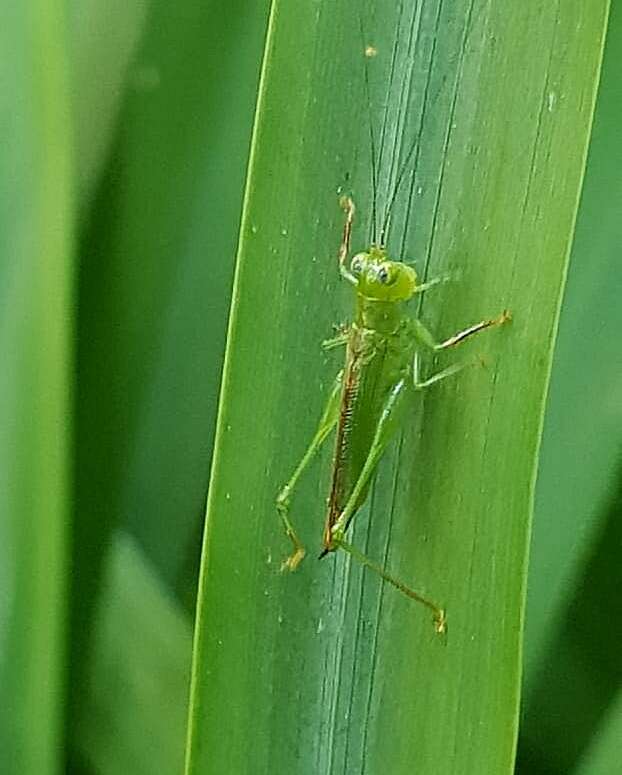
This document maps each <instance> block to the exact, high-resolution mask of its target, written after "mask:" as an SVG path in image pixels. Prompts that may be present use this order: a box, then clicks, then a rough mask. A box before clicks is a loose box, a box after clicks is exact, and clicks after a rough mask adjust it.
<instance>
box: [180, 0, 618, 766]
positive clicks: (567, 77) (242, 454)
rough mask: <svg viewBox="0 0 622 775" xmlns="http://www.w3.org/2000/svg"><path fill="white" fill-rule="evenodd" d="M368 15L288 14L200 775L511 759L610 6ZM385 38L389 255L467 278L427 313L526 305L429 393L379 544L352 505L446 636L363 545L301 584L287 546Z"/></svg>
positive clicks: (367, 537)
mask: <svg viewBox="0 0 622 775" xmlns="http://www.w3.org/2000/svg"><path fill="white" fill-rule="evenodd" d="M374 7H375V9H376V15H375V16H374V15H373V14H372V13H371V10H370V8H366V9H364V10H363V27H364V36H363V40H361V36H360V34H359V31H358V23H357V20H356V14H355V13H353V6H352V5H351V4H349V3H330V4H329V3H319V4H316V5H314V6H313V7H310V6H308V7H307V6H302V5H296V6H294V5H292V4H287V5H286V4H283V3H280V2H276V3H274V4H273V10H272V17H271V26H270V32H269V35H268V41H267V47H266V54H265V61H264V73H263V79H262V87H261V91H260V97H259V107H258V114H257V123H256V130H255V137H254V144H253V152H252V159H251V165H250V175H249V181H248V188H247V198H246V204H245V211H244V218H243V224H242V236H241V241H240V249H239V255H238V268H237V275H236V283H235V292H234V306H233V311H232V317H231V322H230V329H229V341H228V349H227V357H226V366H225V375H224V382H223V390H222V398H221V406H220V414H219V426H218V435H217V445H216V453H215V455H216V456H215V460H214V466H213V470H212V480H211V488H210V497H209V505H208V519H207V530H206V537H205V545H204V557H203V567H202V575H201V583H200V597H199V608H198V616H197V624H196V635H195V657H194V668H193V686H192V696H191V710H190V720H189V740H188V750H187V760H186V772H187V773H188V775H194V774H195V773H201V775H206V773H219V772H222V771H223V769H226V770H228V771H234V772H236V773H253V775H255V774H256V773H264V772H266V773H267V772H288V771H299V772H300V771H302V772H335V773H342V772H365V773H375V772H379V771H383V770H385V771H388V772H391V773H392V775H393V774H396V775H399V773H402V772H404V773H406V772H408V773H411V772H412V771H413V770H414V771H416V772H418V773H428V772H429V773H434V775H438V774H439V773H441V774H442V773H460V775H465V773H467V774H468V773H478V774H479V773H482V772H494V773H502V772H511V770H512V766H513V757H514V747H515V738H516V725H517V706H518V694H519V683H520V652H521V650H520V639H521V626H522V607H523V596H524V584H525V570H526V568H525V566H526V562H525V560H526V547H527V541H528V529H529V517H530V512H531V501H532V493H533V479H534V471H535V464H536V457H537V448H538V441H539V436H540V428H541V419H542V407H543V400H544V394H545V390H546V384H547V379H548V373H549V363H550V355H551V349H552V343H553V338H554V333H555V328H556V321H557V316H558V311H559V303H560V297H561V290H562V286H563V280H564V276H565V269H566V262H567V253H568V248H569V244H570V240H571V235H572V230H573V225H574V217H575V211H576V204H577V196H578V190H579V187H580V182H581V177H582V172H583V164H584V155H585V147H586V142H587V136H588V132H589V126H590V121H591V115H592V107H593V96H594V90H595V84H596V80H597V75H598V68H599V63H600V56H601V46H602V36H603V28H604V23H605V11H606V3H604V2H603V3H598V4H596V5H592V6H591V7H590V9H589V13H588V11H587V9H586V8H585V7H584V5H583V4H582V3H580V2H578V1H577V2H570V3H563V4H560V5H559V6H558V7H553V6H551V7H549V6H546V7H541V6H536V5H535V4H529V5H527V6H525V4H523V3H520V4H519V3H513V4H510V5H508V4H505V5H504V6H503V9H501V8H500V7H498V6H497V7H491V6H490V5H489V4H487V3H484V2H481V3H480V2H474V3H470V2H466V3H454V4H452V7H451V8H448V7H444V6H442V5H440V4H436V3H426V4H425V5H423V4H416V5H411V4H404V5H401V4H396V3H393V2H383V3H376V4H375V6H374ZM367 43H369V44H370V45H373V47H374V48H375V49H376V51H377V56H376V57H374V59H373V60H372V62H371V63H370V73H371V77H370V82H371V83H370V86H371V88H370V92H371V95H372V103H373V104H372V106H371V115H372V119H373V121H374V123H375V125H376V127H377V130H376V137H377V138H378V142H379V156H380V154H382V159H383V163H382V168H381V177H380V194H381V197H380V201H381V202H382V201H383V199H386V197H387V196H388V195H389V190H390V182H389V181H388V177H389V176H390V175H391V171H393V174H394V173H395V169H396V168H397V166H399V165H398V163H397V161H396V160H397V157H398V156H400V154H401V156H402V158H403V156H404V155H405V154H406V152H407V149H408V148H409V147H410V145H411V143H412V138H413V135H414V134H416V133H417V132H418V131H419V127H421V142H420V151H419V152H418V153H417V154H416V158H415V165H416V174H415V176H414V179H413V178H412V176H408V179H407V185H406V186H405V189H404V192H403V193H402V195H401V196H400V197H398V204H396V208H395V212H394V216H393V219H392V221H393V231H392V239H390V240H389V248H390V249H391V250H393V251H394V252H395V253H399V255H400V257H404V258H416V259H418V261H419V264H418V265H419V268H420V269H421V270H425V272H427V274H428V275H429V276H435V275H437V274H439V273H445V272H447V271H448V270H451V269H454V270H455V269H456V268H459V269H460V274H461V279H460V281H459V282H455V283H453V284H450V285H446V286H443V288H442V289H441V290H439V291H438V292H437V293H436V295H434V294H430V297H429V300H428V299H426V300H425V305H424V307H423V317H424V319H425V320H426V322H427V323H429V324H430V325H431V326H432V327H433V328H434V329H435V330H439V331H440V332H442V333H449V332H451V331H452V330H455V328H456V327H458V326H459V325H461V324H464V323H467V322H470V321H472V320H474V319H479V318H481V317H482V316H486V315H489V314H491V313H495V312H500V311H501V309H503V308H504V307H509V308H510V309H511V310H512V312H513V314H514V316H515V322H514V324H513V327H512V328H511V329H508V330H506V331H502V332H497V333H496V334H495V335H491V336H490V337H489V338H488V340H487V341H486V342H485V343H484V342H482V343H480V344H479V345H478V346H477V347H476V346H474V345H473V346H471V353H481V352H482V351H483V352H485V353H486V354H487V356H488V357H487V359H486V360H487V362H488V364H489V365H488V369H480V370H477V369H473V370H471V371H470V372H469V373H468V374H465V375H464V376H461V378H460V379H459V380H456V381H455V382H454V383H452V384H447V385H446V386H442V387H439V389H438V390H435V391H430V393H429V395H426V397H425V401H424V405H423V406H422V411H421V413H420V416H419V418H418V419H415V418H413V426H412V428H409V429H406V432H405V434H404V437H403V440H402V442H401V443H400V444H398V445H396V448H395V450H394V451H393V453H392V455H389V456H388V459H387V460H386V461H385V463H384V465H383V467H382V470H381V472H380V476H379V480H378V482H377V486H376V487H375V489H374V493H373V498H372V506H371V514H372V520H371V522H372V530H371V531H370V532H369V534H368V532H367V528H368V524H369V523H368V521H367V518H368V516H369V511H370V510H365V513H364V514H362V515H361V517H360V518H357V519H358V520H359V524H358V526H357V529H356V532H355V539H354V540H355V541H356V542H357V543H358V544H359V545H360V546H363V545H367V546H368V551H369V553H370V554H372V555H373V556H375V557H382V556H385V557H386V558H387V563H388V565H389V566H390V567H391V568H392V569H393V570H394V572H396V573H398V574H399V575H400V576H401V577H402V578H405V579H406V580H407V581H413V580H415V579H416V580H417V583H418V585H419V586H422V587H424V588H425V589H426V590H427V591H428V592H429V593H430V594H432V593H433V594H434V595H435V596H436V597H439V598H440V599H441V600H445V601H446V602H447V605H448V609H449V616H450V633H449V637H448V639H447V640H446V641H442V640H440V639H439V638H438V637H435V635H434V633H433V632H432V630H431V625H430V623H429V621H428V620H427V618H426V617H425V616H423V615H422V612H421V611H419V610H417V609H416V608H413V607H412V605H411V604H409V602H408V601H405V600H404V599H402V598H401V597H399V596H398V595H397V594H396V593H394V592H393V591H392V590H385V589H384V588H383V587H382V586H381V585H380V584H379V583H378V581H377V579H375V578H368V577H367V576H366V575H364V574H362V573H361V571H360V569H358V568H355V567H350V565H349V563H348V562H347V559H346V558H343V557H341V558H331V559H330V560H325V561H323V562H322V563H317V562H314V559H313V551H311V552H310V557H309V558H308V559H307V561H306V563H305V564H304V565H303V567H302V568H301V570H300V572H299V573H297V574H296V575H295V576H292V577H284V576H282V575H280V574H279V573H278V568H279V564H280V560H281V558H282V556H283V555H285V553H286V552H287V545H286V541H285V539H284V537H283V536H282V534H281V532H280V530H279V526H278V523H277V519H276V515H275V513H274V497H275V495H276V492H277V490H278V487H279V486H280V484H281V483H282V482H283V481H284V480H285V479H286V477H287V476H288V475H289V474H290V472H291V470H292V468H293V466H294V465H295V463H296V462H297V459H298V458H299V457H300V455H301V454H302V452H303V450H304V447H305V445H306V443H307V441H308V439H309V437H310V435H311V433H312V430H313V427H314V423H315V421H316V420H315V418H316V417H317V416H318V415H319V413H320V407H321V404H322V401H323V398H324V396H325V395H326V390H327V386H328V385H329V383H330V381H331V378H332V374H333V373H334V372H335V371H336V369H337V368H338V364H337V362H336V360H335V359H334V358H332V357H331V358H323V357H322V355H321V354H320V353H319V342H320V341H321V340H322V338H324V337H325V336H326V335H327V334H328V333H329V332H330V325H331V322H340V321H341V320H343V318H344V315H346V314H348V309H349V307H348V302H349V304H350V305H351V299H350V298H349V295H347V294H346V293H345V289H339V290H338V289H337V282H336V279H335V278H336V275H337V272H336V266H335V259H334V255H335V252H336V247H337V245H338V242H339V237H340V228H341V224H340V221H339V214H338V212H337V207H336V201H335V200H336V196H335V193H336V189H337V188H338V187H339V186H340V185H341V186H347V187H348V188H349V189H351V190H352V191H353V194H354V196H355V198H356V200H357V202H358V204H359V211H360V213H361V215H362V222H361V224H360V225H359V227H358V229H357V231H356V234H355V242H356V245H355V247H357V248H358V247H360V246H361V245H364V244H365V237H364V234H365V229H364V226H365V224H367V225H368V224H369V215H370V202H369V178H370V175H369V135H368V126H367V111H368V110H370V107H369V106H368V105H367V103H366V98H365V91H364V89H363V86H362V84H363V64H362V59H363V57H362V48H363V44H367ZM553 192H554V195H553ZM454 274H457V273H456V272H454ZM327 361H330V363H331V365H330V366H329V365H328V363H327ZM329 458H330V452H327V453H326V455H325V456H324V460H323V462H324V471H326V464H327V462H328V460H329ZM398 463H399V466H398ZM318 469H319V467H318ZM318 469H316V471H318ZM325 488H326V485H325V483H324V484H321V485H320V484H318V479H317V478H316V476H315V475H311V476H309V477H308V478H307V480H306V482H305V483H304V484H303V486H302V487H301V488H300V491H299V492H298V493H297V496H296V499H295V501H294V503H293V516H294V519H295V520H296V522H297V524H299V525H300V528H301V532H302V533H303V537H304V540H305V543H307V544H308V546H309V548H310V549H311V550H312V549H313V547H315V546H318V545H319V537H320V530H321V522H322V510H323V504H324V494H325ZM223 729H225V730H226V734H223V731H222V730H223Z"/></svg>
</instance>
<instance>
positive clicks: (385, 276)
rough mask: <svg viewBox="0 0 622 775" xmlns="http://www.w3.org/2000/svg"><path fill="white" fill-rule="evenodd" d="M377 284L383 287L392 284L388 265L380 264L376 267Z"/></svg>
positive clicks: (391, 274) (391, 275)
mask: <svg viewBox="0 0 622 775" xmlns="http://www.w3.org/2000/svg"><path fill="white" fill-rule="evenodd" d="M377 276H378V282H381V283H382V284H383V285H389V284H390V283H392V282H393V279H394V278H393V272H392V270H391V267H390V266H389V264H380V266H379V267H378V275H377Z"/></svg>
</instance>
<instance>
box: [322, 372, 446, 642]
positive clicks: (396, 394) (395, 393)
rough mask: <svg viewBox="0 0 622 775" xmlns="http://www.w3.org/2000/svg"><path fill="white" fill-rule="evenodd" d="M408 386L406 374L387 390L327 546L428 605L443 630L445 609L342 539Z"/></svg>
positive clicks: (389, 436) (396, 425)
mask: <svg viewBox="0 0 622 775" xmlns="http://www.w3.org/2000/svg"><path fill="white" fill-rule="evenodd" d="M409 388H410V385H409V382H408V381H407V379H406V377H403V378H402V379H401V380H400V381H399V382H398V383H397V384H396V385H395V386H394V388H393V390H392V391H391V392H390V394H389V396H388V398H387V400H386V402H385V405H384V408H383V410H382V414H381V416H380V420H379V422H378V425H377V427H376V432H375V434H374V439H373V441H372V444H371V447H370V450H369V452H368V454H367V459H366V461H365V464H364V465H363V468H362V470H361V473H360V474H359V477H358V479H357V481H356V484H355V485H354V488H353V490H352V492H351V494H350V497H349V498H348V500H347V503H346V505H345V506H344V508H343V510H342V512H341V514H340V515H339V517H338V518H337V520H336V522H335V524H334V525H333V526H332V528H331V531H330V547H329V550H334V549H336V548H341V549H343V550H344V551H346V552H348V554H350V555H351V556H352V557H353V558H354V559H355V560H357V561H358V562H360V563H361V565H363V566H364V567H366V568H369V569H370V570H373V571H374V572H375V573H377V574H378V575H379V576H380V577H381V578H382V579H384V580H385V581H387V582H388V583H389V584H391V585H393V586H394V587H396V588H397V589H399V590H400V592H403V593H404V594H405V595H407V596H408V597H409V598H411V600H415V601H416V602H418V603H421V604H422V605H424V606H426V607H427V608H429V609H430V610H431V611H432V613H433V614H434V625H435V628H436V631H437V632H439V633H442V632H444V631H445V629H446V618H445V611H444V609H443V608H441V607H440V606H439V605H437V604H436V603H434V602H432V601H431V600H429V599H428V598H426V597H424V596H423V595H422V594H420V593H419V592H415V590H414V589H411V588H410V587H409V586H407V585H406V584H404V583H403V582H401V581H400V580H399V579H397V578H396V577H395V576H393V575H392V574H390V573H388V572H387V571H386V570H385V569H384V568H383V567H382V566H381V565H379V564H378V563H376V562H374V561H373V560H371V559H370V558H369V557H367V555H365V554H363V552H360V551H359V550H358V549H356V548H355V547H354V546H353V545H352V544H350V543H349V542H348V541H346V539H345V537H344V536H345V531H346V529H347V527H348V525H349V523H350V521H351V520H352V517H353V516H354V514H355V513H356V510H357V508H358V506H359V503H360V498H361V495H362V493H363V492H364V490H365V488H366V487H367V485H368V484H369V481H370V479H371V477H372V476H373V475H374V473H375V470H376V467H377V465H378V462H379V461H380V459H381V457H382V455H383V454H384V451H385V450H386V448H387V445H388V444H389V442H390V441H391V439H392V438H393V437H394V436H395V434H396V431H397V430H398V428H399V427H400V426H399V419H400V417H401V412H402V410H403V405H404V399H405V396H406V395H407V393H408V390H409Z"/></svg>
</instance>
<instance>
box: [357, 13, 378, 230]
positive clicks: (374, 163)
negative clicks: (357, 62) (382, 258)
mask: <svg viewBox="0 0 622 775" xmlns="http://www.w3.org/2000/svg"><path fill="white" fill-rule="evenodd" d="M358 16H359V29H360V33H361V45H362V50H363V54H364V57H365V67H364V70H363V73H364V81H365V96H366V98H367V121H368V125H369V143H370V148H371V192H372V203H371V218H372V243H373V244H374V245H375V244H377V242H376V240H377V237H378V221H377V215H378V214H377V211H376V202H377V201H378V156H377V150H376V136H375V134H374V125H373V122H372V120H371V116H372V109H371V86H370V83H369V64H368V62H367V59H368V57H369V56H370V54H368V50H371V47H370V46H369V45H368V44H367V42H366V41H365V30H364V28H363V17H362V16H361V9H360V7H358Z"/></svg>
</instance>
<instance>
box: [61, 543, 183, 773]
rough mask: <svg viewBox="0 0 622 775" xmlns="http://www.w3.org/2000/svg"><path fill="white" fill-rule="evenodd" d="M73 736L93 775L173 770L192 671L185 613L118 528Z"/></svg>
mask: <svg viewBox="0 0 622 775" xmlns="http://www.w3.org/2000/svg"><path fill="white" fill-rule="evenodd" d="M94 640H95V648H94V653H93V658H92V660H91V664H90V673H89V689H88V692H87V693H86V695H85V696H86V702H85V707H83V708H82V709H81V713H80V720H79V728H78V730H77V734H76V740H77V742H78V744H79V746H80V749H81V751H82V754H83V755H84V757H85V759H86V760H87V761H89V762H91V764H92V765H93V767H94V771H95V772H97V773H98V775H127V773H132V775H143V774H144V775H153V773H155V772H157V773H158V775H177V774H178V773H179V772H181V770H182V766H183V751H184V744H183V739H184V736H183V729H184V724H185V715H186V699H187V691H188V679H189V675H190V651H191V650H190V643H191V625H190V620H189V617H188V616H186V615H184V613H183V612H182V610H181V609H180V608H179V606H178V605H176V604H175V601H174V599H173V597H172V595H171V592H170V591H167V590H166V589H165V587H164V586H163V585H162V581H161V579H159V578H158V576H157V575H156V573H155V572H154V569H153V568H152V567H151V566H150V564H149V562H148V561H147V558H146V557H145V555H144V553H143V552H142V551H141V550H140V549H139V548H138V547H137V546H136V545H135V543H134V542H133V541H132V539H131V538H130V537H129V536H128V535H127V534H124V533H120V534H119V535H118V536H117V537H116V539H115V542H114V544H113V547H112V552H111V554H110V557H109V562H108V565H107V568H106V574H105V583H104V588H103V590H102V595H101V599H100V603H99V606H98V611H97V622H96V627H95V639H94Z"/></svg>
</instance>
